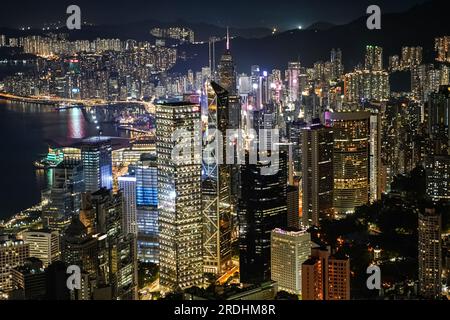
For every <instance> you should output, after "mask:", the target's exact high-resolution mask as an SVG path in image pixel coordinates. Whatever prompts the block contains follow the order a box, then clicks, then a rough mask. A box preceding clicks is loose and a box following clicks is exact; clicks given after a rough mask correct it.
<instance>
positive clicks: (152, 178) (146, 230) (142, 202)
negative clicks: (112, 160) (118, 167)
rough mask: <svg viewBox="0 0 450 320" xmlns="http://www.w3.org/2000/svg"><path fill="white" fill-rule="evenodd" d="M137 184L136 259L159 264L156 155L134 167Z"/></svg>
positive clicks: (144, 159)
mask: <svg viewBox="0 0 450 320" xmlns="http://www.w3.org/2000/svg"><path fill="white" fill-rule="evenodd" d="M135 174H136V184H137V191H136V194H137V224H138V257H139V260H141V261H146V262H153V263H159V223H158V164H157V158H156V155H151V156H146V157H143V158H142V161H140V162H138V163H137V164H136V166H135Z"/></svg>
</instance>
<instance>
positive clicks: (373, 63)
mask: <svg viewBox="0 0 450 320" xmlns="http://www.w3.org/2000/svg"><path fill="white" fill-rule="evenodd" d="M364 67H365V69H367V70H373V71H380V70H383V48H381V47H378V46H367V47H366V58H365V64H364Z"/></svg>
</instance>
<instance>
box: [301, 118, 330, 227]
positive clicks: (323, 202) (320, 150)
mask: <svg viewBox="0 0 450 320" xmlns="http://www.w3.org/2000/svg"><path fill="white" fill-rule="evenodd" d="M302 169H303V170H302V172H303V173H302V190H303V198H302V210H303V214H302V218H303V221H302V222H303V225H304V226H313V225H314V226H318V225H319V223H320V221H321V220H322V219H323V218H326V217H332V213H333V128H330V127H325V126H323V125H322V124H320V122H319V121H315V122H314V123H313V124H312V125H311V126H310V127H307V128H305V129H303V131H302Z"/></svg>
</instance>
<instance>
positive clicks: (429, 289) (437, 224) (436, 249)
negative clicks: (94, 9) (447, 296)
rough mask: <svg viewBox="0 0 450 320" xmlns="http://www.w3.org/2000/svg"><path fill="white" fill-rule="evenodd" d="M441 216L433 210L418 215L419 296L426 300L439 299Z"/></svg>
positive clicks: (440, 284)
mask: <svg viewBox="0 0 450 320" xmlns="http://www.w3.org/2000/svg"><path fill="white" fill-rule="evenodd" d="M441 229H442V222H441V215H440V214H439V213H437V212H436V210H435V209H425V211H424V212H421V213H419V294H420V295H421V296H423V297H424V298H427V299H438V298H440V297H441V294H442V292H441V289H442V261H441V259H442V251H441V250H442V248H441V243H442V240H441Z"/></svg>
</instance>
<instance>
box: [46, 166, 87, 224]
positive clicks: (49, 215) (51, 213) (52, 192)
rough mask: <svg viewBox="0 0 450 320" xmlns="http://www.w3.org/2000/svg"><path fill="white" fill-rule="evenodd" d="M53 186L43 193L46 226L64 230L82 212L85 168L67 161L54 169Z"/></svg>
mask: <svg viewBox="0 0 450 320" xmlns="http://www.w3.org/2000/svg"><path fill="white" fill-rule="evenodd" d="M52 178H53V179H52V181H53V183H52V186H51V188H50V189H49V190H45V191H43V192H42V198H43V203H44V205H43V208H42V218H43V221H44V225H45V226H47V227H50V228H52V229H59V230H63V229H64V228H65V227H67V225H68V224H69V223H70V219H71V217H72V215H74V214H78V212H79V210H80V201H81V193H82V192H83V189H84V181H83V167H82V166H81V163H80V161H78V160H65V161H63V162H61V163H60V164H59V165H58V166H57V167H56V168H54V169H53V177H52Z"/></svg>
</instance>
